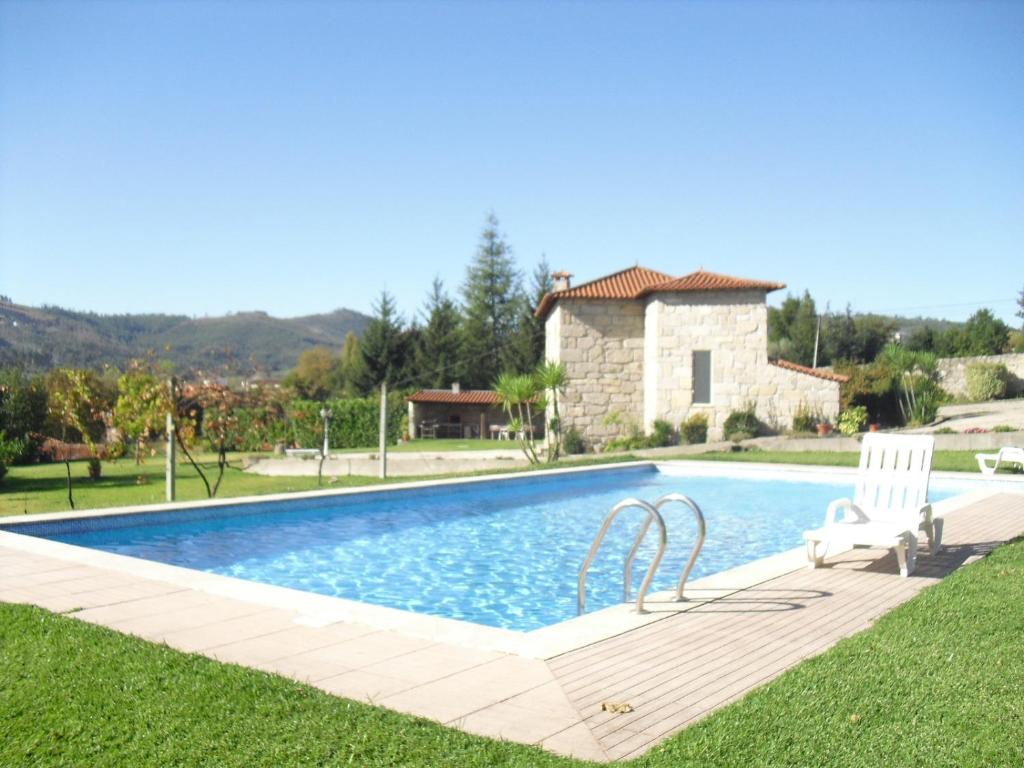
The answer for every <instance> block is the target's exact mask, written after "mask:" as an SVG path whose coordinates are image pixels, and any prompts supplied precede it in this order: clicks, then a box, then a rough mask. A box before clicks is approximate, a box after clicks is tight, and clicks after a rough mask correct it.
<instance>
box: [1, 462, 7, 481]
mask: <svg viewBox="0 0 1024 768" xmlns="http://www.w3.org/2000/svg"><path fill="white" fill-rule="evenodd" d="M6 474H7V465H6V464H4V463H3V462H2V461H0V484H2V483H3V481H4V475H6Z"/></svg>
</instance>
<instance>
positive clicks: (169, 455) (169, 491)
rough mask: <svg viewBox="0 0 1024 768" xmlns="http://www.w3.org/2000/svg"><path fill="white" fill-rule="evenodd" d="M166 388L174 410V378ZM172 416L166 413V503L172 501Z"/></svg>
mask: <svg viewBox="0 0 1024 768" xmlns="http://www.w3.org/2000/svg"><path fill="white" fill-rule="evenodd" d="M167 387H168V390H169V391H170V393H171V398H170V401H171V407H172V408H174V407H175V404H176V402H177V400H176V398H175V394H174V378H173V377H172V378H170V379H168V380H167ZM174 453H175V445H174V416H173V415H172V414H171V412H170V411H168V412H167V451H166V462H167V463H166V464H165V465H164V486H165V488H166V494H165V495H166V498H167V501H174V479H175V478H174V469H175V463H174Z"/></svg>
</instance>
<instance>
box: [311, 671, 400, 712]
mask: <svg viewBox="0 0 1024 768" xmlns="http://www.w3.org/2000/svg"><path fill="white" fill-rule="evenodd" d="M314 685H315V686H316V687H317V688H320V689H321V690H324V691H327V692H328V693H333V694H334V695H336V696H344V697H345V698H348V699H355V700H356V701H365V702H367V703H369V704H378V703H379V702H380V701H381V700H382V699H383V698H384V697H385V696H390V695H391V694H393V693H398V692H399V691H404V690H407V689H409V688H412V687H413V686H415V685H416V683H414V682H412V681H411V680H403V679H400V678H396V677H389V676H387V675H378V674H374V673H372V672H367V671H366V670H363V669H354V670H352V671H350V672H343V673H341V674H340V675H334V676H333V677H327V678H324V679H323V680H317V681H316V682H315V683H314Z"/></svg>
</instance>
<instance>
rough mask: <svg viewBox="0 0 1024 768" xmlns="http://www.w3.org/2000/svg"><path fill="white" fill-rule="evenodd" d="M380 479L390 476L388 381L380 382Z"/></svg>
mask: <svg viewBox="0 0 1024 768" xmlns="http://www.w3.org/2000/svg"><path fill="white" fill-rule="evenodd" d="M378 448H379V453H380V479H381V480H383V479H384V478H385V477H387V476H388V383H387V382H386V381H382V382H381V383H380V445H379V446H378Z"/></svg>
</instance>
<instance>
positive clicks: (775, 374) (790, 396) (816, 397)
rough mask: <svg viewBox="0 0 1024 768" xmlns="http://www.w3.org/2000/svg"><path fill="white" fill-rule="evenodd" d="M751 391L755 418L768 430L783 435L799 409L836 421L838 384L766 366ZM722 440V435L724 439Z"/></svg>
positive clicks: (831, 421)
mask: <svg viewBox="0 0 1024 768" xmlns="http://www.w3.org/2000/svg"><path fill="white" fill-rule="evenodd" d="M758 378H759V381H758V383H757V384H756V385H755V386H753V387H752V390H753V392H752V394H753V393H756V395H757V396H756V398H753V397H752V398H751V399H753V400H755V401H756V403H757V416H758V418H759V419H761V421H763V422H764V423H765V424H767V425H768V426H769V427H771V428H773V429H775V430H779V431H784V430H787V429H789V428H790V427H792V426H793V416H795V415H796V412H797V411H798V410H800V408H801V407H803V408H806V409H808V410H810V411H811V412H812V413H815V414H817V415H819V416H822V417H824V418H825V419H827V420H828V421H829V422H830V423H832V424H835V423H836V419H837V418H838V417H839V388H840V387H841V386H842V385H841V384H840V383H839V382H838V381H832V380H830V379H822V378H820V377H818V376H812V375H810V374H808V373H800V372H799V371H790V370H788V369H786V368H780V367H779V366H777V365H768V366H767V367H766V369H765V370H762V371H761V374H760V376H759V377H758ZM723 437H724V435H723Z"/></svg>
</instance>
